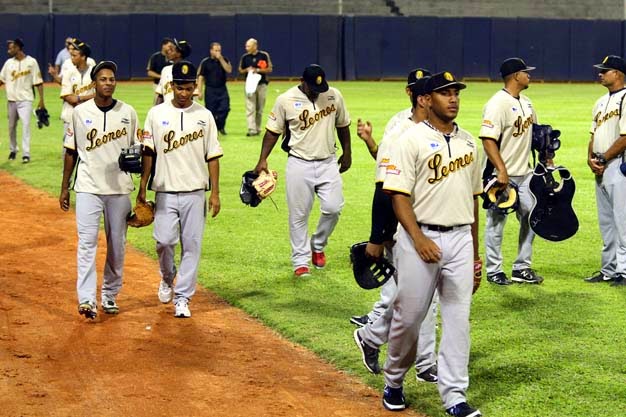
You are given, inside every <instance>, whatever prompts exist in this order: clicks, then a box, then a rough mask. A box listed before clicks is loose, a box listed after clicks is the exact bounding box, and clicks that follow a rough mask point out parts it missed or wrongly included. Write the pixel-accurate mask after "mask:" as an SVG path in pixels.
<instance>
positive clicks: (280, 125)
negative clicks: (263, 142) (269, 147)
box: [265, 97, 287, 135]
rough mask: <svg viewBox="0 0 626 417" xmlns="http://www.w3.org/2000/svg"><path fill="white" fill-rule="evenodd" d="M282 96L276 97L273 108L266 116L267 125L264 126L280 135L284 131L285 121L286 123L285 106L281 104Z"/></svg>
mask: <svg viewBox="0 0 626 417" xmlns="http://www.w3.org/2000/svg"><path fill="white" fill-rule="evenodd" d="M282 101H283V99H282V97H278V98H277V99H276V103H274V108H273V109H272V111H271V112H270V114H269V115H268V116H267V125H265V128H266V129H267V130H269V131H270V132H272V133H276V134H277V135H281V134H283V133H285V123H286V118H287V117H286V112H285V107H284V106H283V104H282Z"/></svg>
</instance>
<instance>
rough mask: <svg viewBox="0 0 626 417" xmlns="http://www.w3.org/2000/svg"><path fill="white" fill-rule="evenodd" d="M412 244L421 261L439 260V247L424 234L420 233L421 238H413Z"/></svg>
mask: <svg viewBox="0 0 626 417" xmlns="http://www.w3.org/2000/svg"><path fill="white" fill-rule="evenodd" d="M414 246H415V250H416V251H417V254H418V255H419V256H420V258H422V261H424V262H426V263H428V264H434V263H437V262H439V261H440V260H441V248H439V246H437V244H436V243H435V242H433V241H432V240H430V239H429V238H427V237H426V236H424V235H422V237H421V238H418V239H417V240H415V242H414Z"/></svg>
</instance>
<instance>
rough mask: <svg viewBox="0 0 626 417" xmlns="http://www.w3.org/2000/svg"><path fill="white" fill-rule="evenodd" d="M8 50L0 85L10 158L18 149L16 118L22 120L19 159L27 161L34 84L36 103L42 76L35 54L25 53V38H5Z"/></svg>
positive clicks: (42, 105)
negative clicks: (6, 103)
mask: <svg viewBox="0 0 626 417" xmlns="http://www.w3.org/2000/svg"><path fill="white" fill-rule="evenodd" d="M7 44H8V54H9V56H10V57H11V58H10V59H8V60H7V61H6V62H5V63H4V65H3V66H2V70H0V86H2V84H6V86H7V87H6V94H7V101H8V106H7V107H8V111H7V115H8V118H9V146H10V153H9V160H14V159H15V157H16V156H17V152H18V150H19V148H18V146H17V120H18V119H19V120H21V121H22V154H23V156H22V162H23V163H28V162H30V118H31V115H32V112H33V101H34V100H35V94H34V87H37V93H38V94H39V104H38V105H37V108H39V109H43V108H45V105H44V102H43V79H42V78H41V71H40V70H39V64H38V63H37V60H35V58H33V57H31V56H29V55H26V54H25V53H24V42H23V41H22V40H21V39H20V38H17V39H15V40H12V41H8V42H7Z"/></svg>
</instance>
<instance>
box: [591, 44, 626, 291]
mask: <svg viewBox="0 0 626 417" xmlns="http://www.w3.org/2000/svg"><path fill="white" fill-rule="evenodd" d="M594 67H596V68H597V69H598V70H599V73H598V78H599V80H600V84H602V85H603V86H604V87H606V89H607V90H608V92H607V93H606V94H605V95H603V96H602V97H600V98H599V99H598V101H596V104H595V105H594V106H593V121H592V123H591V139H590V141H589V149H588V155H587V163H588V164H589V168H591V172H593V173H594V174H595V177H596V204H597V206H598V221H599V223H600V234H601V235H602V242H603V246H602V266H601V269H600V271H599V272H598V273H596V274H594V275H593V276H591V277H589V278H586V279H585V281H587V282H590V283H597V282H611V281H612V283H611V285H612V286H622V285H626V279H625V278H626V214H625V211H624V207H626V176H625V175H626V170H625V169H624V167H626V165H624V162H625V161H624V151H626V117H624V97H626V89H625V88H624V73H626V63H625V62H624V60H623V59H622V58H621V57H619V56H616V55H609V56H607V57H606V58H604V60H603V61H602V63H600V64H597V65H594ZM620 168H621V170H620Z"/></svg>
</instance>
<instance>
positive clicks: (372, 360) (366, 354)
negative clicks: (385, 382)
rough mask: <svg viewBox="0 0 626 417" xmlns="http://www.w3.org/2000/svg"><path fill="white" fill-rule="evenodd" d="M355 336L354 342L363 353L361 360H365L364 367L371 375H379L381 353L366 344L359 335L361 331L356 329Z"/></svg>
mask: <svg viewBox="0 0 626 417" xmlns="http://www.w3.org/2000/svg"><path fill="white" fill-rule="evenodd" d="M353 335H354V342H355V343H356V345H357V347H358V348H359V350H360V351H361V359H362V360H363V365H365V368H366V369H367V370H368V371H370V372H371V373H373V374H379V373H380V365H378V354H379V352H380V351H379V350H378V349H376V348H373V347H371V346H369V345H368V344H367V343H365V341H364V340H363V339H362V338H361V335H360V334H359V329H356V330H355V331H354V333H353Z"/></svg>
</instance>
